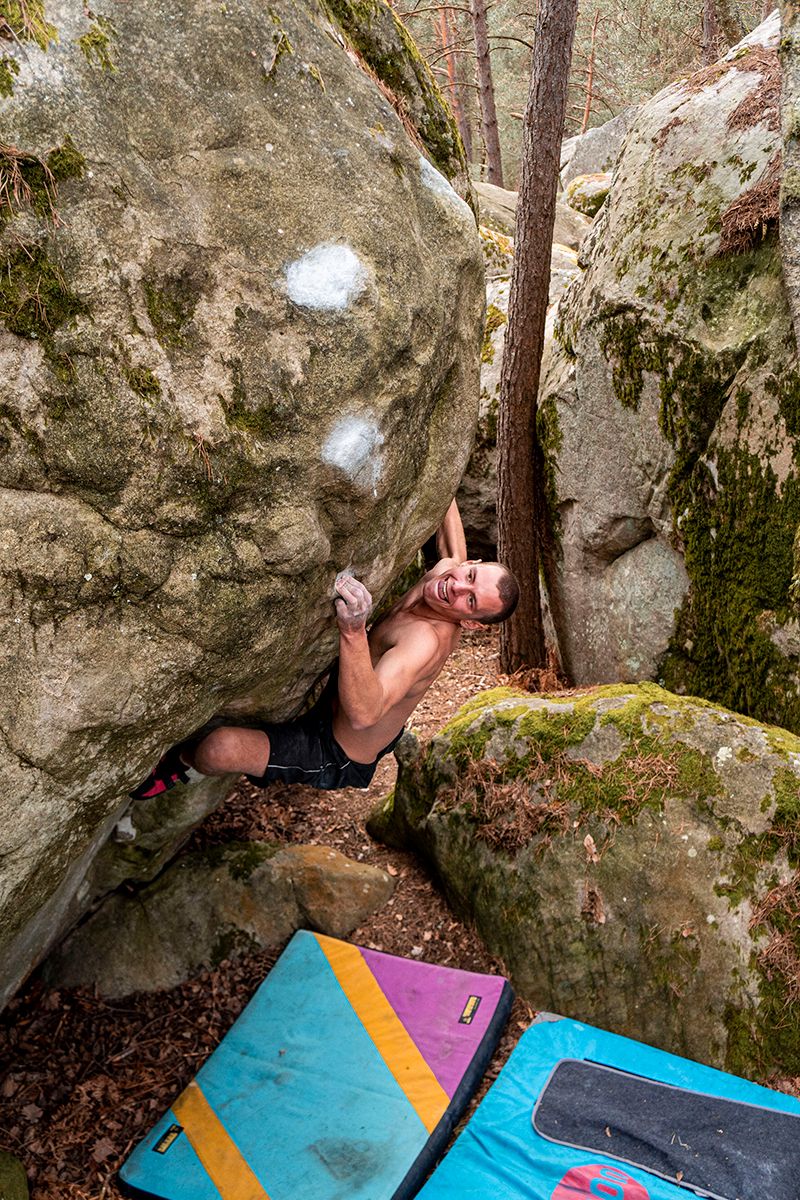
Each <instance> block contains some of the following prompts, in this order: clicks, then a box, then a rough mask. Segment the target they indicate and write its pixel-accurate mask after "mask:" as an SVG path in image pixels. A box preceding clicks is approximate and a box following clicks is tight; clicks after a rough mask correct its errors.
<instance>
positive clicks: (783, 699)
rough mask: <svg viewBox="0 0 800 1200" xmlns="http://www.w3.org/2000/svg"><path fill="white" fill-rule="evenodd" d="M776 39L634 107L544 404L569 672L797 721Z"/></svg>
mask: <svg viewBox="0 0 800 1200" xmlns="http://www.w3.org/2000/svg"><path fill="white" fill-rule="evenodd" d="M774 31H775V21H774V20H771V21H770V22H768V23H767V24H766V25H765V26H764V27H762V30H761V31H760V33H754V34H753V35H751V38H750V39H748V41H747V43H746V44H743V45H742V46H740V47H739V48H737V49H735V50H733V51H731V53H730V54H729V55H728V56H727V57H726V58H725V59H723V60H722V61H721V62H719V63H716V64H714V65H713V66H710V67H707V68H705V69H704V70H703V71H701V72H700V73H699V74H697V75H695V76H692V77H691V78H688V79H685V80H681V81H679V82H678V83H675V84H673V85H671V86H670V87H668V88H666V89H665V90H664V91H662V92H660V93H659V94H658V95H657V96H656V97H654V98H653V99H652V100H650V101H649V102H648V103H646V104H645V105H643V106H642V108H641V109H640V110H639V114H638V116H637V119H636V121H635V123H634V125H633V127H632V128H631V130H630V132H629V134H628V137H627V140H626V142H625V147H624V150H623V153H622V156H621V158H620V160H619V162H618V164H617V168H616V172H615V176H614V182H613V185H612V189H611V192H610V194H609V197H608V199H607V201H606V203H605V204H604V206H603V208H602V210H601V213H600V215H599V216H598V218H597V220H596V222H595V225H594V227H593V230H592V234H591V237H590V239H589V242H588V243H585V244H584V247H583V250H582V262H583V263H584V265H585V268H586V269H585V271H584V272H583V273H582V274H581V276H580V277H579V279H578V280H576V282H575V283H574V284H573V286H572V287H571V288H570V289H569V290H568V292H567V294H566V296H565V298H564V301H563V302H562V304H561V305H560V308H559V315H558V320H557V323H556V331H555V332H556V337H555V347H554V354H553V356H552V359H551V362H550V368H549V370H548V372H547V374H546V377H545V378H544V381H543V386H542V389H541V392H540V414H541V429H542V436H543V440H544V442H545V445H546V448H547V453H548V461H549V463H550V470H549V479H550V501H551V507H552V515H553V519H554V524H555V528H556V536H557V538H558V545H559V550H560V567H559V569H558V571H557V573H556V574H555V576H554V577H552V578H551V579H550V591H551V599H552V600H553V612H554V615H555V617H556V620H557V626H558V633H559V646H560V650H561V654H562V659H563V661H564V662H565V665H566V667H567V669H568V671H569V673H570V675H571V677H572V678H573V679H574V680H575V681H576V682H577V683H588V682H596V681H610V680H616V679H623V680H639V679H647V678H658V679H660V680H662V681H664V682H665V683H666V684H667V686H669V687H671V688H672V689H673V690H675V691H678V692H687V693H691V694H695V695H703V696H705V697H707V698H710V699H714V700H717V701H719V702H720V703H723V704H726V705H728V706H729V707H731V708H734V709H737V710H739V711H744V712H747V713H749V714H751V715H754V716H758V717H759V718H761V719H764V720H768V721H773V722H775V723H776V724H780V725H784V726H786V727H789V728H792V729H795V730H797V729H800V692H799V691H798V683H797V680H798V669H799V668H800V636H799V635H798V629H799V628H800V626H799V625H798V620H797V614H796V611H795V609H794V600H793V594H792V591H791V583H792V574H793V561H792V543H793V540H794V536H795V531H796V529H797V526H798V523H799V522H800V440H798V439H800V421H799V420H798V412H799V411H800V409H799V408H798V402H799V398H800V372H799V371H798V360H797V352H796V348H795V344H794V337H793V333H792V326H791V320H790V314H789V310H788V307H787V303H786V297H785V293H784V286H783V280H782V277H781V262H780V255H779V250H778V244H777V237H776V221H777V215H778V179H779V173H780V154H781V143H780V123H779V87H780V84H779V68H778V59H777V49H776V46H775V37H774ZM765 42H766V44H763V43H765Z"/></svg>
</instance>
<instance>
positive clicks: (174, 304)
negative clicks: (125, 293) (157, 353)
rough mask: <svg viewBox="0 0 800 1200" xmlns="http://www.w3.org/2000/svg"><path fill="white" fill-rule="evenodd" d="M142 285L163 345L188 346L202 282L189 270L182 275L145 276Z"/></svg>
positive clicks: (174, 347) (151, 318)
mask: <svg viewBox="0 0 800 1200" xmlns="http://www.w3.org/2000/svg"><path fill="white" fill-rule="evenodd" d="M142 287H143V289H144V298H145V305H146V308H147V315H148V316H149V318H150V321H151V323H152V326H153V329H154V330H155V334H156V337H157V338H158V340H159V341H160V342H161V344H162V346H165V347H167V348H171V349H186V348H188V347H189V345H190V343H191V334H190V330H189V328H188V326H189V323H190V322H191V320H192V318H193V316H194V311H195V309H196V307H197V302H198V300H199V298H200V292H201V290H202V283H201V282H199V281H198V280H197V279H196V278H195V277H194V275H193V274H192V273H191V272H188V271H187V272H184V273H183V274H182V275H167V276H163V277H161V278H158V279H155V278H145V279H144V280H143V281H142Z"/></svg>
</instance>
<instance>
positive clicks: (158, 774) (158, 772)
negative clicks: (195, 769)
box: [128, 717, 226, 800]
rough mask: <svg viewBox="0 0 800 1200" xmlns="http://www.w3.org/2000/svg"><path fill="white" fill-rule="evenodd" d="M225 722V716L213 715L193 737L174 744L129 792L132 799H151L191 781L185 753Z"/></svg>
mask: <svg viewBox="0 0 800 1200" xmlns="http://www.w3.org/2000/svg"><path fill="white" fill-rule="evenodd" d="M225 724H226V719H225V717H212V718H211V720H210V721H206V723H205V725H201V726H200V728H199V729H198V730H196V731H195V733H193V734H192V735H191V737H188V738H186V740H185V741H183V742H178V744H177V746H173V747H172V749H171V750H168V751H167V753H166V754H165V755H164V757H163V758H162V759H161V762H160V763H159V764H158V766H156V767H153V770H152V771H151V772H150V774H149V775H148V776H147V779H145V781H144V783H140V784H139V786H138V787H137V788H134V790H133V791H132V792H128V795H129V796H130V798H131V799H132V800H149V799H150V798H151V797H152V796H160V795H161V793H162V792H168V791H169V790H170V788H174V787H175V786H176V785H177V784H179V783H189V782H190V781H189V776H188V774H187V771H188V770H189V767H188V766H187V764H186V763H185V762H184V761H183V755H184V754H191V753H192V751H193V750H195V749H196V747H197V746H199V745H200V743H201V742H202V741H203V739H204V738H207V737H208V735H209V734H210V733H213V732H214V730H215V729H219V727H220V725H225Z"/></svg>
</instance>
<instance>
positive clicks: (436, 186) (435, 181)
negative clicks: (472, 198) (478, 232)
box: [419, 154, 475, 222]
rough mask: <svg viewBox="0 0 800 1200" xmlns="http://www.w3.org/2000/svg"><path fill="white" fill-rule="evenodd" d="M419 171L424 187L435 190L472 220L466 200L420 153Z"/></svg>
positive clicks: (470, 210)
mask: <svg viewBox="0 0 800 1200" xmlns="http://www.w3.org/2000/svg"><path fill="white" fill-rule="evenodd" d="M419 173H420V177H421V179H422V182H423V183H424V184H425V187H426V188H428V189H429V190H430V191H432V192H435V193H436V195H437V196H441V197H442V199H443V200H449V201H450V203H451V204H452V205H453V206H454V207H455V208H457V209H458V210H459V212H460V213H461V215H462V216H468V217H469V219H470V220H471V221H473V222H474V220H475V218H474V217H473V215H472V209H471V208H470V206H469V205H468V204H467V202H466V200H462V199H461V197H460V196H459V194H458V192H457V191H456V190H455V189H454V188H452V187H451V186H450V184H449V182H448V181H447V180H446V179H445V177H444V175H442V173H441V171H437V170H436V167H434V166H433V165H432V163H429V162H428V160H427V158H425V156H424V155H422V154H420V156H419Z"/></svg>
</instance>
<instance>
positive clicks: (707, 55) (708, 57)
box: [703, 0, 719, 66]
mask: <svg viewBox="0 0 800 1200" xmlns="http://www.w3.org/2000/svg"><path fill="white" fill-rule="evenodd" d="M718 42H719V30H718V28H717V10H716V6H715V4H714V0H703V62H704V64H705V65H706V66H710V64H711V63H713V62H716V61H717V59H718V58H719V51H718V50H717V44H718Z"/></svg>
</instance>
